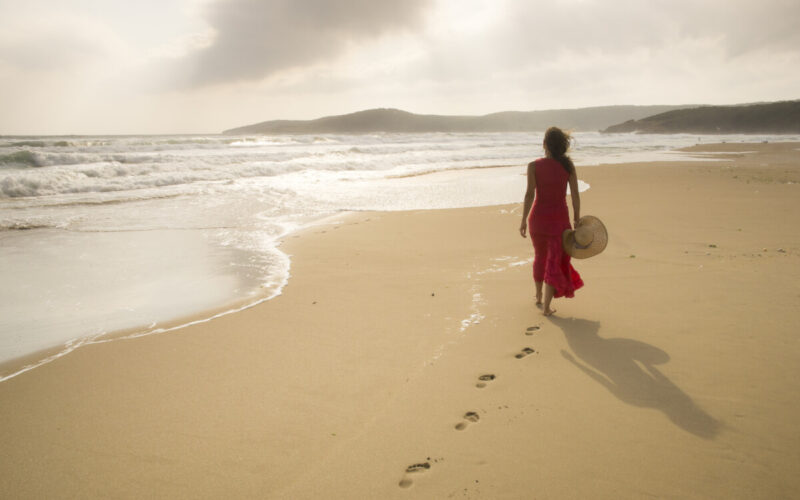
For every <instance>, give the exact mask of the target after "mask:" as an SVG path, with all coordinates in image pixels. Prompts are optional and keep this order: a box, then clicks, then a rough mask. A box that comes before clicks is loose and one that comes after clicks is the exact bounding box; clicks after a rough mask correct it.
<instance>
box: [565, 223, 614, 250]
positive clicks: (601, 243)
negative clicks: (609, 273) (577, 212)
mask: <svg viewBox="0 0 800 500" xmlns="http://www.w3.org/2000/svg"><path fill="white" fill-rule="evenodd" d="M578 227H587V228H589V229H590V230H591V231H592V242H591V243H590V244H588V245H587V246H586V247H583V246H581V245H579V244H578V242H576V241H575V230H574V229H567V230H565V231H564V232H563V233H562V235H561V241H562V244H563V246H564V251H565V252H567V255H569V256H570V257H572V258H574V259H588V258H589V257H594V256H595V255H597V254H599V253H600V252H602V251H603V250H605V249H606V246H607V245H608V231H606V226H605V225H603V223H602V222H601V221H600V219H598V218H597V217H594V216H591V215H586V216H583V217H581V218H580V220H578V223H577V224H576V225H575V229H577V228H578Z"/></svg>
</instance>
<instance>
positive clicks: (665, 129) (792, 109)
mask: <svg viewBox="0 0 800 500" xmlns="http://www.w3.org/2000/svg"><path fill="white" fill-rule="evenodd" d="M603 132H606V133H618V132H638V133H642V134H678V133H687V134H763V133H772V134H797V133H800V101H782V102H771V103H765V104H749V105H740V106H700V107H695V108H690V109H676V110H672V111H667V112H664V113H660V114H657V115H654V116H649V117H647V118H643V119H638V120H637V119H631V120H629V121H626V122H625V123H620V124H618V125H614V126H611V127H608V128H606V129H604V130H603Z"/></svg>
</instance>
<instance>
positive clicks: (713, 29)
mask: <svg viewBox="0 0 800 500" xmlns="http://www.w3.org/2000/svg"><path fill="white" fill-rule="evenodd" d="M798 22H800V2H799V1H797V0H758V1H755V0H752V1H740V0H548V1H539V0H137V1H135V2H131V1H129V0H0V135H24V134H169V133H219V132H221V131H223V130H225V129H228V128H233V127H237V126H242V125H248V124H252V123H257V122H261V121H265V120H272V119H311V118H317V117H320V116H327V115H336V114H344V113H350V112H354V111H359V110H364V109H370V108H379V107H387V108H399V109H404V110H406V111H411V112H414V113H423V114H450V115H482V114H486V113H492V112H496V111H506V110H519V111H528V110H542V109H564V108H580V107H587V106H605V105H615V104H640V105H647V104H739V103H750V102H763V101H777V100H789V99H798V98H800V90H798V89H800V30H798V29H797V25H798Z"/></svg>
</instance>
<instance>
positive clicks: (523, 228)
mask: <svg viewBox="0 0 800 500" xmlns="http://www.w3.org/2000/svg"><path fill="white" fill-rule="evenodd" d="M527 233H528V222H527V221H526V220H525V219H523V220H522V223H521V224H520V225H519V234H520V235H522V237H523V238H527V237H528V234H527Z"/></svg>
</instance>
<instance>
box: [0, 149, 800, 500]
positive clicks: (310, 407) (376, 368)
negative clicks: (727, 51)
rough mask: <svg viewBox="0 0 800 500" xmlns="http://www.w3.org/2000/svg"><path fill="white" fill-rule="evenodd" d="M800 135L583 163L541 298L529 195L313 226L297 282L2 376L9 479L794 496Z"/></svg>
mask: <svg viewBox="0 0 800 500" xmlns="http://www.w3.org/2000/svg"><path fill="white" fill-rule="evenodd" d="M798 148H800V145H798V144H775V145H772V144H770V145H765V144H757V145H753V144H749V145H746V146H745V147H742V146H740V145H735V144H731V145H716V146H704V147H703V148H698V151H699V150H705V151H715V152H717V151H721V150H723V149H724V150H726V151H729V152H730V154H728V155H726V156H725V158H726V161H724V162H715V163H671V164H651V165H620V166H601V167H591V168H584V169H580V167H579V174H580V177H581V178H582V179H584V180H586V181H587V182H589V183H590V184H591V186H592V187H591V189H590V190H589V191H588V192H586V193H584V195H583V197H582V201H583V207H584V208H583V212H584V213H585V214H592V215H597V216H599V217H600V218H601V219H602V220H603V221H604V222H605V223H606V225H607V227H608V228H609V232H610V243H609V246H608V248H607V250H606V251H605V252H604V253H603V254H602V255H600V256H598V257H595V258H592V259H590V260H587V261H576V262H575V265H576V267H577V269H578V270H579V272H581V274H582V276H583V278H584V281H585V282H586V287H585V288H583V289H581V290H580V291H579V292H578V293H577V295H576V298H575V299H570V300H566V299H559V300H556V301H555V303H554V305H555V307H556V308H557V309H558V313H557V317H554V318H550V319H547V318H544V317H542V316H541V315H540V313H539V311H538V310H537V309H536V308H535V307H534V306H533V283H532V281H531V278H530V259H531V257H532V249H531V246H530V242H529V241H528V240H523V239H522V238H520V236H519V234H518V233H517V227H518V224H519V218H520V213H519V211H520V207H519V206H506V207H485V208H474V209H461V210H443V211H424V212H406V213H358V214H351V215H349V216H346V217H342V218H340V219H338V220H334V221H330V222H329V223H328V224H326V225H324V226H318V227H316V228H313V229H311V230H308V231H305V232H303V233H302V234H300V235H297V237H294V238H289V239H288V240H287V242H286V243H285V244H284V248H285V249H286V250H287V251H288V252H289V253H291V254H292V255H293V258H292V266H293V267H292V278H291V280H290V283H289V285H288V286H287V288H286V289H285V291H284V294H283V295H282V296H280V297H278V298H276V299H274V300H272V301H269V302H267V303H265V304H262V305H260V306H257V307H254V308H251V309H248V310H246V311H243V312H240V313H236V314H233V315H230V316H225V317H222V318H219V319H216V320H213V321H211V322H208V323H204V324H200V325H196V326H192V327H188V328H184V329H181V330H177V331H174V332H171V333H167V334H161V335H154V336H150V337H145V338H140V339H136V340H131V341H126V340H119V341H115V342H111V343H106V344H101V345H92V346H88V347H84V348H81V349H78V350H77V351H75V352H73V353H71V354H70V355H68V356H65V357H63V358H60V359H58V360H56V361H54V362H52V363H49V364H47V365H44V366H42V367H40V368H37V369H35V370H32V371H30V372H27V373H25V374H23V375H21V376H18V377H16V378H13V379H11V380H9V381H7V382H4V383H2V384H0V446H2V459H0V497H2V498H53V497H80V498H92V497H94V498H104V497H113V498H183V497H185V498H221V497H226V498H291V499H294V498H381V499H383V498H436V499H438V498H491V499H495V498H543V499H546V498H552V499H565V498H581V499H583V498H645V497H656V498H698V499H701V498H702V499H706V498H719V499H723V498H724V499H728V498H747V499H753V498H765V499H772V498H791V497H797V496H798V495H800V474H798V470H800V431H798V427H797V422H800V403H798V396H800V341H798V335H797V325H798V323H800V310H799V309H798V307H797V304H798V298H800V231H798V229H797V228H798V227H800V158H799V157H800V153H798ZM521 173H522V172H521ZM523 184H524V179H523V177H520V195H522V190H523V189H524V185H523ZM779 249H782V251H779ZM522 261H525V262H524V264H523V265H519V264H520V262H522ZM468 318H472V319H473V320H479V322H472V323H470V324H469V325H468V326H467V327H466V328H463V329H462V326H463V325H462V321H463V320H465V319H468ZM525 348H529V351H533V352H530V353H527V352H526V351H524V350H525ZM529 351H528V352H529ZM523 354H524V355H523ZM485 375H493V376H494V378H493V379H491V377H484V378H486V379H487V380H483V381H482V380H480V377H481V376H485ZM479 385H482V386H483V387H478V386H479Z"/></svg>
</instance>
